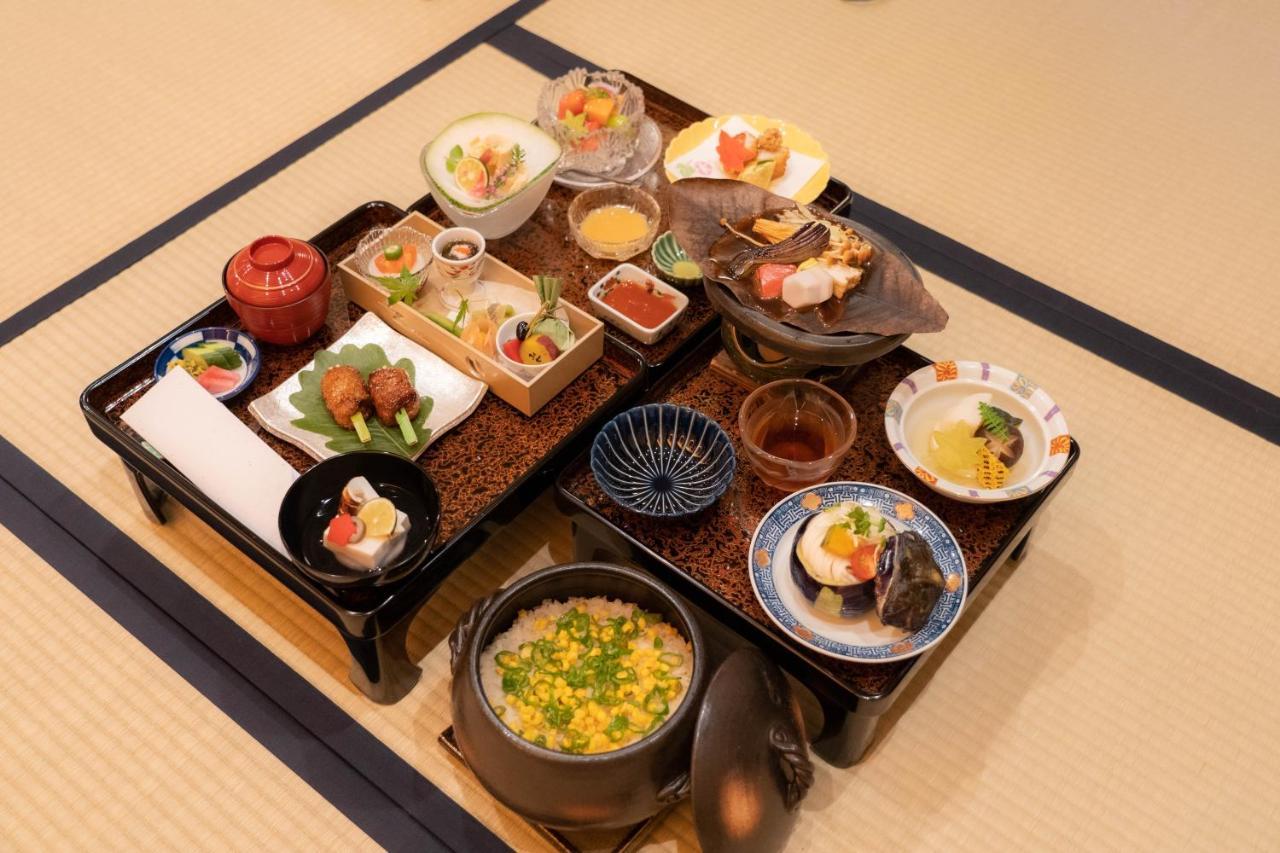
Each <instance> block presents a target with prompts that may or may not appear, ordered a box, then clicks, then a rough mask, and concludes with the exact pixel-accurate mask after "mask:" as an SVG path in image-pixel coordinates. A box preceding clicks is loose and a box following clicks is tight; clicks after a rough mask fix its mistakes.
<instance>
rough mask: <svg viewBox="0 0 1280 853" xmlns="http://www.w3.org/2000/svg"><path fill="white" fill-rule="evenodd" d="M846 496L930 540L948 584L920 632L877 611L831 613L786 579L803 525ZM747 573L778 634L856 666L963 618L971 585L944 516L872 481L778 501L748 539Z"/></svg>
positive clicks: (935, 636)
mask: <svg viewBox="0 0 1280 853" xmlns="http://www.w3.org/2000/svg"><path fill="white" fill-rule="evenodd" d="M843 501H853V502H855V503H859V504H862V505H863V506H867V507H874V508H875V509H877V510H879V511H880V514H881V515H883V516H884V517H885V518H886V519H887V520H888V521H889V523H890V524H891V525H892V526H893V527H894V529H895V530H896V531H897V532H899V533H901V532H903V531H906V530H914V531H915V532H916V533H919V534H920V535H921V536H923V537H924V540H925V541H926V542H928V543H929V548H930V549H931V550H932V551H933V558H934V559H935V560H936V561H937V562H938V567H939V568H940V569H942V575H943V578H944V579H945V581H946V587H945V591H944V592H943V594H942V597H941V598H940V599H938V603H937V605H936V606H935V607H934V608H933V613H932V614H931V615H930V616H929V621H928V622H926V623H925V624H924V626H923V627H921V628H920V630H919V631H916V632H915V633H907V632H905V631H900V630H898V629H897V628H893V627H890V626H887V625H885V624H883V623H882V622H881V621H880V618H879V617H878V616H876V612H875V610H871V611H869V612H867V613H863V614H859V615H858V616H856V617H853V618H848V617H836V616H829V615H827V614H826V613H823V612H821V611H819V610H818V609H817V608H816V607H814V606H813V605H812V604H811V603H810V602H809V601H808V600H806V599H805V597H804V595H803V594H802V593H801V592H800V590H799V589H798V588H797V587H796V585H795V582H794V581H793V580H792V579H791V571H790V562H791V550H792V547H793V546H794V544H795V539H796V531H797V530H798V529H799V527H800V524H801V522H803V521H804V520H805V519H806V518H808V517H809V516H811V515H813V514H814V513H815V512H820V511H821V510H823V509H825V508H826V507H829V506H833V505H835V504H838V503H841V502H843ZM747 571H748V573H749V574H750V576H751V588H752V589H753V590H754V591H755V594H756V600H757V601H759V602H760V606H761V607H763V608H764V612H765V613H766V614H767V615H768V616H769V618H770V619H771V620H773V623H774V624H775V625H777V626H778V627H779V628H780V629H781V630H782V633H784V634H786V635H787V636H788V637H790V638H791V639H793V640H795V641H796V642H798V643H800V644H802V645H805V646H808V647H809V648H811V649H813V650H814V651H816V652H821V653H822V654H824V655H827V656H829V657H833V658H839V659H841V660H847V661H855V662H858V663H885V662H887V661H893V660H902V659H903V658H910V657H915V656H916V655H918V654H920V653H921V652H923V651H925V650H926V649H929V648H930V647H932V646H933V645H935V644H936V643H937V642H938V641H939V640H941V639H942V638H943V637H944V636H945V635H946V633H947V632H948V631H950V630H951V627H952V626H953V625H955V623H956V620H957V619H959V618H960V611H961V610H963V609H964V601H965V596H966V594H967V592H968V589H969V577H968V574H967V573H966V571H965V563H964V554H963V553H962V552H961V550H960V543H959V542H957V541H956V538H955V536H953V535H952V533H951V531H950V530H949V529H948V528H947V526H946V524H944V523H943V522H942V519H940V518H938V516H936V515H934V514H933V512H931V511H930V510H929V509H928V507H926V506H925V505H924V504H922V503H920V502H919V501H917V500H915V499H914V498H912V497H909V496H907V495H904V494H903V493H902V492H899V491H895V490H894V489H890V488H886V487H884V486H877V485H875V484H873V483H855V482H837V483H823V484H822V485H820V486H813V487H812V488H808V489H801V490H800V491H798V492H794V493H792V494H790V495H787V496H786V497H785V498H783V499H782V500H780V501H778V503H777V504H775V505H774V507H773V508H772V509H771V510H769V511H768V512H767V513H765V516H764V518H762V519H761V520H760V524H759V526H758V527H756V532H755V534H754V535H753V536H752V537H751V550H750V552H749V554H748V558H747Z"/></svg>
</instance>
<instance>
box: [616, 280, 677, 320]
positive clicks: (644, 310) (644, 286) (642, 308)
mask: <svg viewBox="0 0 1280 853" xmlns="http://www.w3.org/2000/svg"><path fill="white" fill-rule="evenodd" d="M600 300H601V301H602V302H604V304H606V305H608V306H609V307H610V308H612V309H614V310H615V311H617V312H619V313H621V314H625V315H627V316H628V317H630V318H631V319H632V320H635V321H636V322H637V323H639V324H640V325H641V326H644V327H645V328H646V329H654V328H657V327H658V326H661V325H662V321H663V320H666V319H667V318H668V317H670V316H671V315H672V314H674V313H676V299H675V297H674V296H672V295H671V294H669V293H658V292H657V290H656V288H654V286H653V283H652V282H643V283H642V282H638V281H629V280H627V279H618V278H615V279H614V280H613V281H611V282H609V283H608V284H607V285H605V288H604V293H603V294H602V295H601V297H600Z"/></svg>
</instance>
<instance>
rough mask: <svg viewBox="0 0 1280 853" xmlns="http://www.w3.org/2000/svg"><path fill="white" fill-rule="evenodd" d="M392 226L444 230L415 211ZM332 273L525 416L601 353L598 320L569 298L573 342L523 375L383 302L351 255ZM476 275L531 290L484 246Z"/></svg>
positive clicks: (363, 302)
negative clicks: (546, 363)
mask: <svg viewBox="0 0 1280 853" xmlns="http://www.w3.org/2000/svg"><path fill="white" fill-rule="evenodd" d="M398 226H405V227H408V228H412V229H413V230H415V231H417V232H419V233H421V234H423V235H425V236H426V238H427V240H428V242H430V240H431V238H433V237H435V236H436V235H437V234H439V233H440V232H441V231H443V230H444V226H443V225H441V224H440V223H438V222H433V221H432V220H430V219H428V218H427V217H425V216H423V215H422V214H421V213H418V212H417V211H414V212H412V213H410V214H409V215H408V216H406V217H405V218H404V219H401V220H400V221H399V222H397V223H396V224H395V225H393V226H392V227H393V228H395V227H398ZM338 276H339V278H340V279H341V280H342V286H343V288H344V289H345V290H346V292H347V296H348V298H350V299H351V300H352V301H353V302H355V303H356V304H357V305H360V306H361V307H362V308H364V309H365V310H367V311H372V312H374V313H375V314H377V315H378V316H379V317H381V318H382V319H383V320H384V321H386V323H387V325H388V326H390V327H391V328H393V329H395V330H396V331H397V332H399V333H400V334H402V335H404V336H405V337H406V338H408V339H409V340H411V341H415V342H417V343H420V344H422V345H423V346H424V347H426V348H427V349H429V350H431V351H432V352H434V353H435V354H436V355H438V356H440V357H441V358H443V359H444V360H445V361H447V362H449V363H450V364H452V365H453V366H454V367H456V368H458V370H461V371H462V372H463V373H465V374H467V375H468V376H474V377H475V378H476V379H479V380H481V381H482V382H486V383H488V385H489V390H490V391H491V392H492V393H494V394H497V395H498V396H499V397H501V398H502V399H503V400H506V401H507V402H508V403H510V404H511V405H513V406H515V407H516V408H517V409H519V410H520V411H521V412H523V413H524V414H526V415H532V414H533V413H534V412H536V411H538V410H539V409H541V408H542V407H543V406H545V405H546V404H547V403H548V402H550V401H551V398H552V397H554V396H555V395H556V394H559V393H560V392H561V391H563V390H564V389H565V387H566V386H567V385H568V384H569V383H570V382H572V381H573V380H574V379H576V378H577V377H578V376H579V375H580V374H581V373H582V372H583V371H585V370H586V369H587V368H589V367H590V366H591V365H592V364H594V363H595V361H596V359H598V358H600V356H601V355H602V354H603V353H604V324H603V323H602V322H600V321H599V320H597V319H596V318H595V316H594V315H592V314H588V313H587V312H586V311H584V310H582V309H581V308H579V307H577V306H576V305H574V304H573V303H572V302H569V301H568V300H565V299H561V300H560V305H561V306H563V308H564V310H565V312H566V313H567V314H568V315H569V328H571V329H573V334H574V338H575V340H574V342H573V346H571V347H569V348H568V349H567V350H565V352H564V353H563V354H562V355H561V356H560V357H559V358H557V359H556V360H555V361H553V362H552V363H551V365H550V366H548V367H547V368H546V369H544V370H542V371H540V372H539V373H538V374H537V375H536V376H534V378H532V379H526V378H524V377H523V376H517V375H516V374H515V373H513V372H511V371H510V370H508V369H507V368H506V367H505V366H504V365H503V364H502V363H501V362H500V361H499V360H498V359H497V358H496V357H494V356H490V355H488V354H486V353H483V352H481V351H480V350H478V349H476V348H475V347H473V346H472V345H471V344H469V343H467V342H466V341H464V340H462V339H461V338H458V337H455V336H453V335H451V334H449V333H448V332H446V331H445V330H444V329H442V328H440V327H439V326H437V325H436V324H435V323H433V322H431V321H430V320H428V319H427V318H426V317H425V316H423V314H422V312H420V311H418V310H417V309H415V308H414V307H413V306H411V305H406V304H405V303H403V302H397V303H396V304H395V305H388V304H387V290H386V288H385V287H383V286H382V285H381V284H380V283H378V282H377V281H375V280H374V279H372V278H370V277H369V276H367V275H365V274H364V273H362V272H361V271H360V270H358V269H356V267H355V265H354V263H353V258H352V256H350V255H349V256H347V257H346V258H345V259H343V260H342V261H341V262H340V263H339V264H338ZM481 278H483V279H485V280H487V281H498V282H503V283H504V284H513V285H515V286H517V287H520V288H522V289H524V290H529V291H532V290H534V285H533V280H532V279H531V278H529V277H528V276H527V275H524V274H523V273H520V272H517V271H516V270H515V269H513V268H512V267H510V266H508V265H507V264H504V263H503V262H502V261H500V260H498V259H497V258H496V257H494V255H493V254H492V253H490V252H487V251H486V252H485V258H484V268H483V272H482V274H481Z"/></svg>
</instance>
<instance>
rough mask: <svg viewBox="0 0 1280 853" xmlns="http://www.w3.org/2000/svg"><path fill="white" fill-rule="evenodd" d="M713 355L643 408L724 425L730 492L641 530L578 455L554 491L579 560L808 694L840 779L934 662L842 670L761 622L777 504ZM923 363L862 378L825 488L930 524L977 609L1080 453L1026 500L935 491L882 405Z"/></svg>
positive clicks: (686, 366)
mask: <svg viewBox="0 0 1280 853" xmlns="http://www.w3.org/2000/svg"><path fill="white" fill-rule="evenodd" d="M718 348H719V341H718V340H716V339H712V340H709V341H706V342H705V343H703V344H702V345H701V346H700V347H699V348H698V349H696V350H695V351H694V352H693V353H692V354H691V355H690V356H689V357H688V358H687V359H686V360H685V361H684V362H683V363H681V364H679V365H677V366H676V367H675V368H674V369H673V370H672V371H671V372H670V374H669V375H668V376H667V377H666V378H665V379H664V380H663V381H661V382H660V383H659V384H658V385H656V386H655V387H654V388H653V389H652V390H651V391H650V392H649V393H648V394H647V395H646V396H645V398H644V400H643V401H642V402H669V403H676V404H679V405H684V406H689V407H691V408H694V409H697V410H699V411H701V412H703V413H704V414H706V415H708V416H710V417H711V418H712V419H714V420H716V421H717V422H719V424H720V425H721V426H722V427H723V428H724V429H725V431H726V432H727V433H728V434H729V436H730V437H731V438H732V439H733V442H734V447H735V450H736V451H737V452H738V465H739V468H738V473H737V475H736V476H735V478H734V483H733V485H732V486H731V487H730V490H729V492H728V493H727V494H726V495H725V496H724V497H723V498H721V500H720V502H719V503H718V504H717V505H716V506H715V507H712V508H711V509H709V510H707V511H706V512H705V513H702V514H700V515H699V516H697V517H695V518H692V519H683V520H671V519H651V518H646V517H644V516H640V515H637V514H635V513H631V512H628V511H627V510H624V509H622V508H621V507H619V506H618V505H617V504H615V503H614V502H613V501H612V500H610V499H609V498H608V497H607V496H606V495H605V494H604V492H603V491H602V490H601V489H600V487H599V485H598V484H597V483H596V481H595V478H594V476H593V475H592V473H591V469H590V466H589V462H588V458H587V453H586V452H583V453H582V454H580V455H579V456H578V457H577V458H576V459H575V460H573V461H572V462H570V463H569V465H568V467H567V468H566V469H565V470H564V472H563V473H562V474H561V475H560V477H559V479H558V481H557V486H558V499H559V501H560V503H561V505H562V507H563V508H564V509H565V511H566V512H567V513H569V515H570V516H571V518H572V521H573V531H574V559H575V560H600V559H613V560H619V559H620V560H624V561H629V562H632V563H634V564H636V565H638V566H640V567H642V568H645V569H647V570H648V571H650V572H653V573H654V574H655V575H657V576H658V577H660V578H662V579H663V580H665V581H667V582H668V583H670V584H672V586H673V587H675V588H676V589H677V590H679V591H680V592H681V593H682V594H684V595H685V596H686V597H687V598H689V599H690V600H691V601H692V602H694V603H695V604H697V605H698V606H699V607H701V608H702V609H703V610H704V611H706V613H708V614H709V615H710V616H711V618H713V619H715V620H717V621H719V622H720V623H722V624H724V625H726V626H728V627H729V628H730V629H731V630H733V631H734V632H736V633H737V634H738V635H740V636H741V637H743V638H744V639H746V640H748V641H749V642H751V643H753V644H755V645H757V646H759V647H760V648H761V649H762V650H763V651H764V652H765V653H766V654H768V655H769V656H770V657H771V658H772V659H773V660H774V661H776V662H777V663H778V664H779V665H780V666H781V667H782V668H783V669H785V670H786V671H787V672H789V673H790V674H791V675H792V676H793V677H794V678H795V679H796V680H797V681H799V682H800V683H801V684H802V685H804V686H805V687H807V688H808V689H809V690H810V691H811V692H812V693H813V694H814V696H815V698H816V699H817V700H818V702H819V704H820V705H821V707H822V711H823V716H824V720H823V724H822V727H821V730H820V731H819V732H818V733H817V735H816V737H815V738H814V748H815V750H816V751H817V752H818V753H819V754H820V755H822V756H823V758H825V759H826V760H827V761H829V762H830V763H832V764H834V765H836V766H838V767H847V766H849V765H851V764H853V763H855V762H856V761H858V759H859V758H861V757H862V755H863V754H864V752H865V751H866V749H867V747H868V746H869V745H870V743H871V741H872V738H873V737H874V735H875V731H876V725H877V723H878V721H879V719H880V718H881V716H882V715H883V714H884V713H885V712H886V711H888V710H889V708H890V707H892V706H893V704H894V703H895V702H896V701H898V699H899V698H900V697H901V696H902V695H903V693H904V692H905V689H906V686H907V684H908V683H909V682H910V681H911V679H912V678H914V677H915V676H916V675H917V674H918V673H920V672H921V671H922V670H927V667H928V661H929V658H930V657H931V655H932V651H930V652H925V653H924V654H922V655H920V656H918V657H916V658H912V659H909V660H905V661H897V662H893V663H884V664H856V663H848V662H844V661H840V660H836V659H833V658H829V657H826V656H823V655H821V654H818V653H817V652H813V651H810V650H808V649H806V648H804V647H802V646H800V645H799V644H797V643H795V642H793V641H792V640H790V639H789V638H788V637H786V636H785V635H784V634H783V633H782V632H781V631H779V630H778V629H777V628H776V627H775V626H774V625H773V623H772V622H771V621H770V620H769V618H768V617H767V616H766V615H765V613H764V610H763V609H762V608H761V607H760V604H759V603H758V602H757V601H756V599H755V595H754V593H753V591H752V588H751V581H750V578H749V574H748V568H747V554H748V551H749V548H750V540H751V534H752V531H753V530H754V528H755V525H756V523H758V521H759V519H760V518H761V517H762V516H763V515H764V514H765V512H767V511H768V510H769V508H770V507H772V506H773V504H774V503H776V502H777V501H778V500H779V499H781V498H782V497H783V493H782V492H779V491H777V490H774V489H772V488H770V487H769V486H766V485H765V484H764V483H762V482H761V481H760V479H759V478H758V477H757V476H756V475H755V473H754V472H753V471H752V470H751V468H750V466H749V465H748V464H747V462H746V460H745V459H744V458H743V456H742V444H741V439H740V436H739V432H738V424H737V415H738V408H739V407H740V406H741V404H742V401H743V400H744V399H745V398H746V396H747V393H748V391H747V389H746V388H745V387H743V386H742V385H741V384H739V383H737V382H735V381H733V380H730V379H728V378H726V377H725V376H723V375H722V374H720V373H718V372H717V371H715V370H713V369H711V367H710V363H711V359H712V357H713V356H714V355H715V353H716V352H717V351H718ZM929 363H930V362H929V360H928V359H926V358H924V357H923V356H921V355H919V354H917V353H915V352H913V351H911V350H908V349H906V348H899V349H897V350H895V351H893V352H891V353H889V354H888V355H886V356H884V357H882V358H880V359H878V360H876V361H873V362H871V363H869V364H867V365H865V366H864V367H863V368H862V369H861V371H860V372H859V373H858V374H857V376H856V378H854V380H853V381H852V382H851V384H850V385H849V387H848V388H847V389H846V397H847V398H848V399H849V401H850V403H851V404H852V405H853V408H854V410H855V412H856V413H857V417H858V430H859V433H858V437H857V439H856V440H855V442H854V445H853V448H852V450H851V451H850V452H849V455H848V456H847V457H846V458H845V460H844V462H843V463H842V464H841V466H840V468H839V469H838V470H837V471H836V473H835V474H833V475H832V477H831V478H830V479H831V480H860V481H865V482H871V483H877V484H880V485H884V486H888V487H890V488H894V489H897V490H898V491H901V492H904V493H906V494H908V495H910V496H912V497H913V498H916V499H917V500H919V501H920V502H921V503H923V504H924V505H926V506H928V507H929V508H930V509H931V510H933V511H934V512H935V513H937V515H938V516H939V517H940V518H941V519H942V520H943V521H944V522H945V523H946V524H947V526H948V527H949V528H950V529H951V531H952V532H953V533H954V534H955V536H956V539H957V540H958V541H959V543H960V546H961V549H962V550H963V552H964V556H965V562H966V565H967V567H968V572H969V599H968V600H969V601H972V600H973V599H974V597H976V596H977V595H978V594H980V593H981V592H982V590H983V588H984V587H985V586H986V585H987V584H988V583H990V582H991V579H992V578H994V577H995V576H996V575H997V574H999V573H1000V571H1001V570H1002V569H1004V568H1005V566H1007V565H1008V564H1009V563H1011V562H1016V561H1018V560H1019V559H1020V558H1021V557H1022V556H1023V554H1024V552H1025V551H1026V548H1027V541H1028V537H1029V536H1030V535H1031V531H1032V528H1033V527H1034V526H1035V523H1036V520H1037V519H1038V518H1039V517H1040V513H1041V512H1043V511H1044V509H1045V507H1046V506H1048V504H1049V502H1050V501H1051V500H1052V499H1053V497H1054V496H1055V495H1056V494H1057V493H1058V492H1059V491H1060V490H1061V489H1062V487H1063V485H1064V483H1065V482H1066V480H1067V478H1068V477H1069V476H1070V475H1071V473H1072V471H1073V470H1074V467H1075V464H1076V460H1077V459H1078V458H1079V455H1080V449H1079V446H1078V445H1077V444H1076V443H1075V441H1074V440H1073V441H1072V444H1071V451H1070V453H1069V454H1068V457H1067V460H1066V463H1065V464H1064V465H1063V467H1062V473H1061V474H1060V475H1059V476H1058V477H1057V478H1056V479H1055V480H1054V481H1053V482H1052V483H1051V484H1050V485H1049V486H1048V487H1046V488H1045V489H1044V490H1043V491H1041V492H1038V493H1036V494H1034V495H1031V496H1029V497H1027V498H1023V499H1021V500H1016V501H1010V502H1006V503H1002V504H986V505H977V504H965V503H960V502H957V501H953V500H951V499H949V498H945V497H943V496H941V495H939V494H936V493H934V492H932V491H930V490H929V489H928V488H927V487H926V486H925V485H924V484H923V483H921V482H919V481H918V480H917V479H916V478H915V476H914V475H912V474H911V472H909V471H908V470H906V468H905V467H904V466H903V465H902V463H901V462H900V461H899V460H898V458H897V456H896V455H894V453H893V450H892V448H890V446H889V443H888V441H887V440H886V439H885V435H884V426H883V423H884V407H885V403H886V401H887V400H888V398H889V394H890V393H891V392H892V391H893V389H894V387H895V386H896V385H897V384H898V382H899V381H901V379H902V378H903V377H905V376H907V375H908V374H910V373H912V372H913V371H915V370H917V369H919V368H920V367H923V366H925V365H927V364H929ZM961 618H964V617H963V616H962V617H961Z"/></svg>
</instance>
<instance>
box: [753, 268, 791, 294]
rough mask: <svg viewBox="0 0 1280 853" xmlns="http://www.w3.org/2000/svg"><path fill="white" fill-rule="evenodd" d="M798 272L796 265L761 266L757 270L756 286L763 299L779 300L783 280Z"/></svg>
mask: <svg viewBox="0 0 1280 853" xmlns="http://www.w3.org/2000/svg"><path fill="white" fill-rule="evenodd" d="M795 271H796V265H795V264H761V265H760V266H759V267H757V268H756V284H757V285H758V286H759V288H760V289H759V293H760V298H761V299H779V298H781V296H782V280H783V279H784V278H786V277H787V276H789V275H791V274H792V273H793V272H795Z"/></svg>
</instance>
